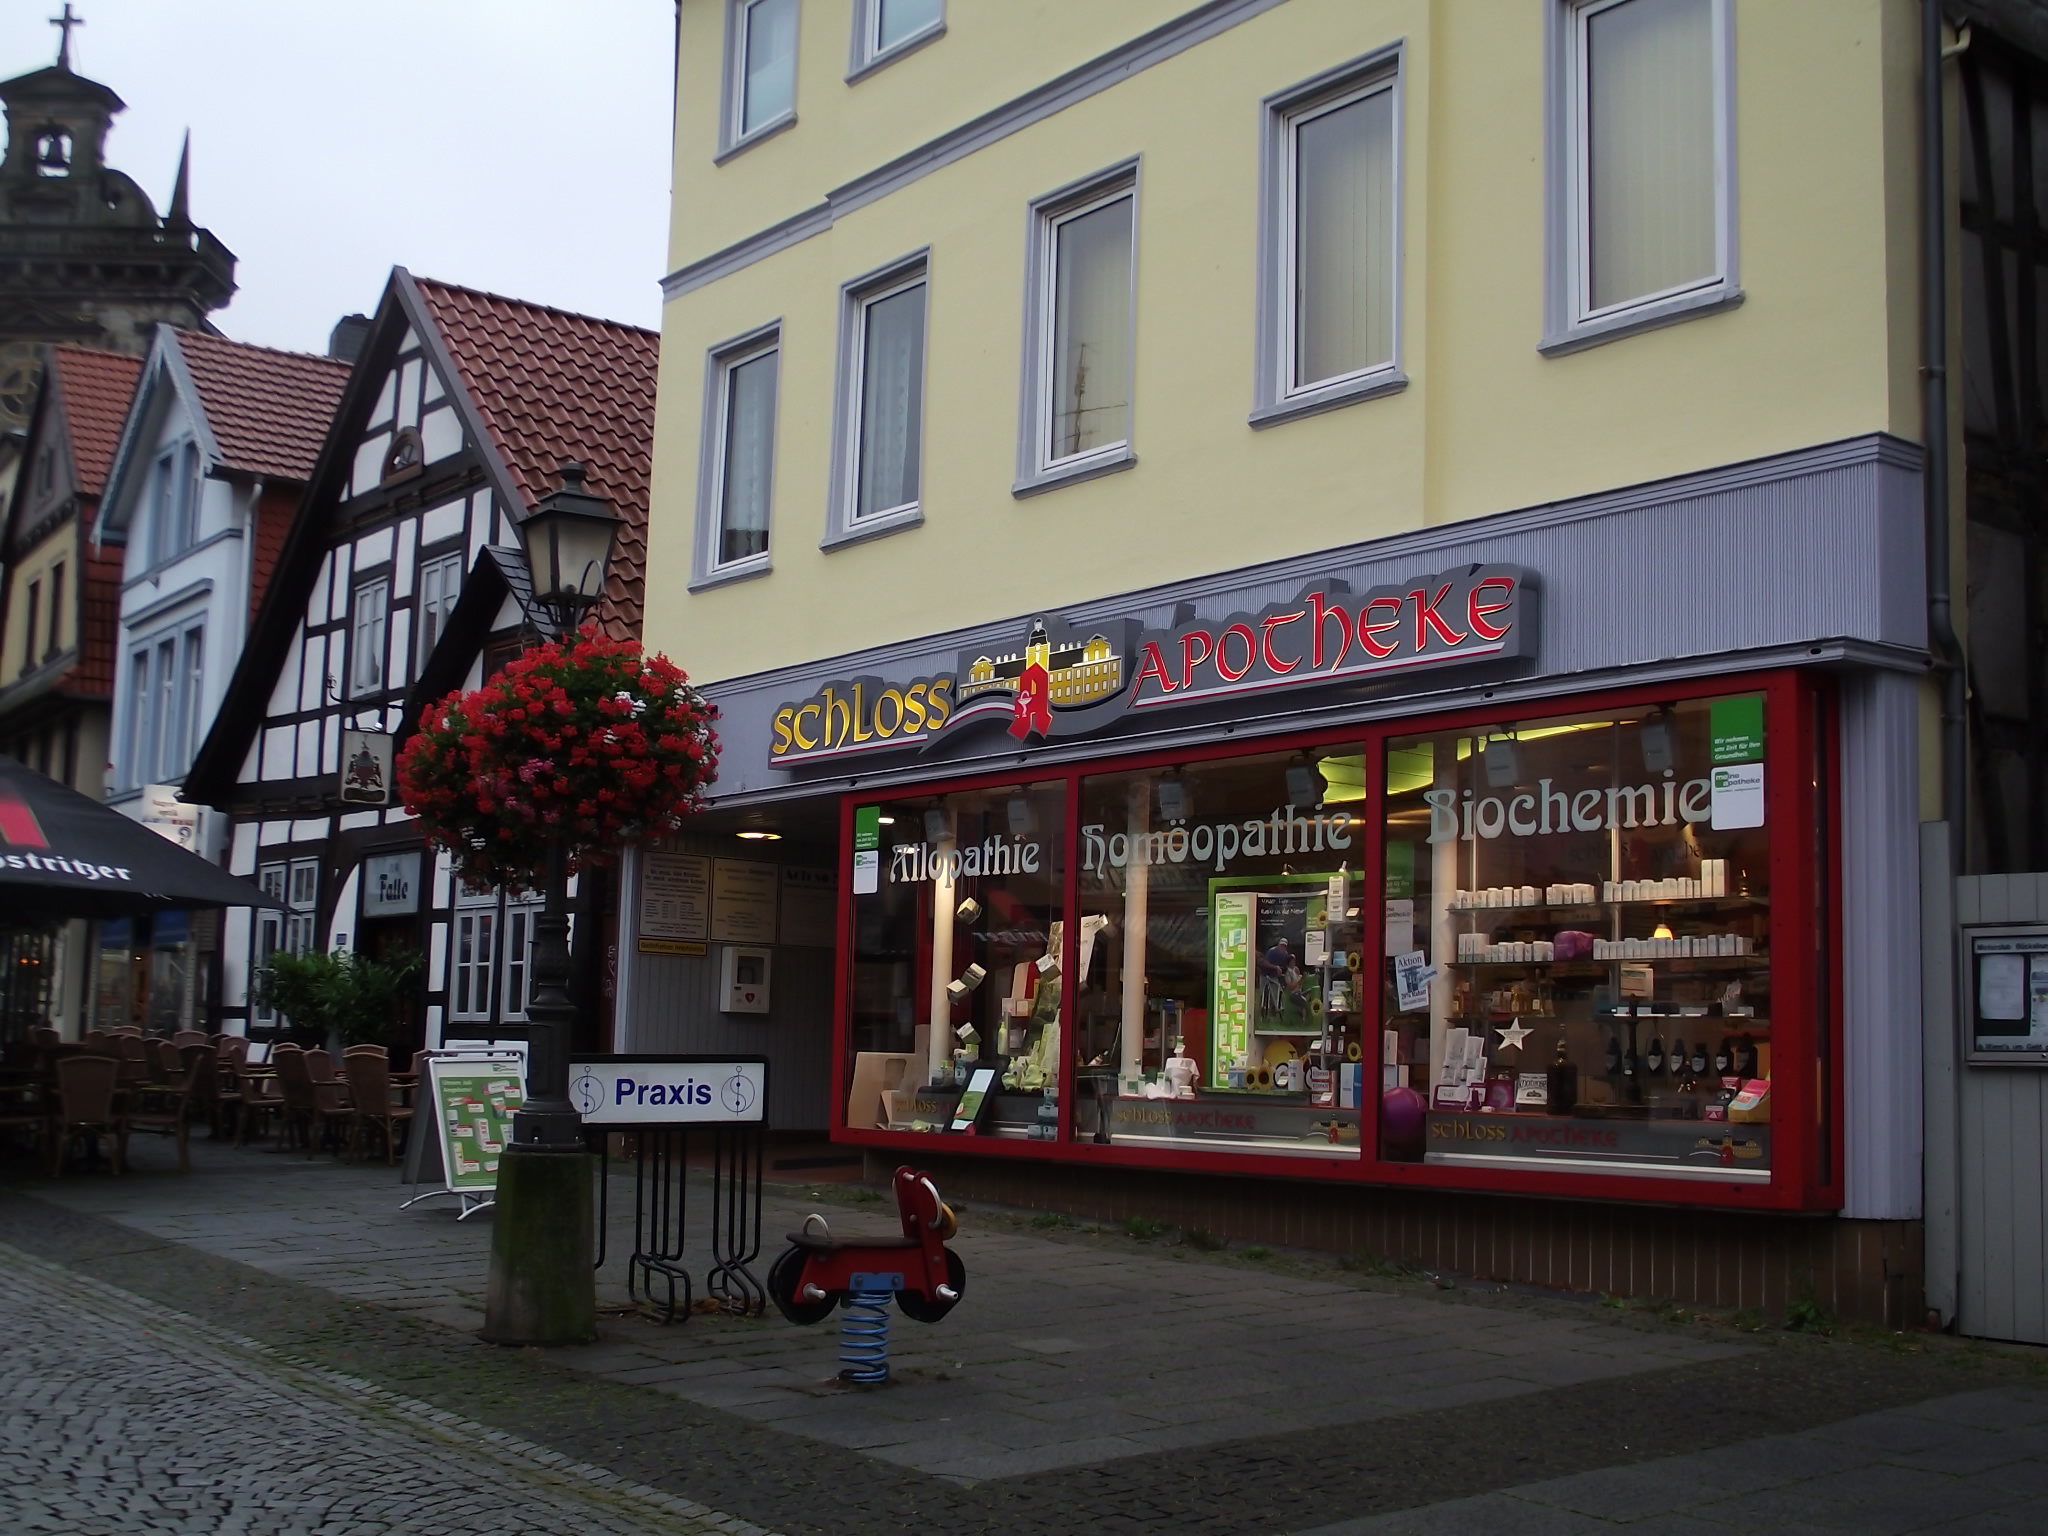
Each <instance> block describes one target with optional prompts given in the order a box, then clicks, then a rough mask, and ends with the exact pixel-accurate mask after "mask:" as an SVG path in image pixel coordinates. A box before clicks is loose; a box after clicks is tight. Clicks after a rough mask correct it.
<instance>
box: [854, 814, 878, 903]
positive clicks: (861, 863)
mask: <svg viewBox="0 0 2048 1536" xmlns="http://www.w3.org/2000/svg"><path fill="white" fill-rule="evenodd" d="M881 883H882V808H881V807H880V806H879V805H863V806H860V807H859V808H857V809H856V810H855V811H854V813H853V894H854V895H856V896H872V895H874V894H875V892H876V891H877V890H878V889H880V888H881Z"/></svg>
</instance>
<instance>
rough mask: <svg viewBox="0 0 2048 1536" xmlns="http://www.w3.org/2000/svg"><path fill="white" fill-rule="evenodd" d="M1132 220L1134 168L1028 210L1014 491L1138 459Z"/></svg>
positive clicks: (1135, 190) (1125, 168)
mask: <svg viewBox="0 0 2048 1536" xmlns="http://www.w3.org/2000/svg"><path fill="white" fill-rule="evenodd" d="M1137 218H1138V182H1137V169H1136V167H1135V166H1130V165H1126V166H1121V167H1119V168H1117V169H1116V170H1114V171H1112V172H1109V173H1108V174H1106V175H1104V176H1101V177H1097V178H1094V179H1092V180H1090V181H1089V182H1087V183H1085V184H1084V185H1082V186H1081V187H1079V188H1071V189H1068V190H1066V191H1063V192H1060V193H1057V194H1054V195H1053V196H1052V197H1049V198H1046V199H1044V200H1042V201H1040V202H1039V203H1037V204H1036V205H1035V206H1034V207H1033V210H1032V223H1031V249H1030V253H1029V269H1028V271H1027V274H1026V281H1027V283H1028V285H1029V286H1028V287H1027V290H1026V292H1027V295H1028V302H1027V306H1026V321H1025V323H1026V327H1027V329H1026V333H1025V338H1024V356H1025V401H1024V441H1023V443H1022V444H1021V445H1020V450H1019V458H1018V465H1017V485H1016V487H1015V489H1016V490H1017V491H1018V492H1020V493H1024V492H1029V491H1033V490H1039V489H1044V488H1046V487H1047V486H1050V485H1054V484H1061V483H1064V482H1066V481H1068V480H1072V479H1075V478H1079V477H1085V476H1087V475H1093V474H1100V473H1102V472H1104V471H1106V470H1111V469H1118V468H1122V467H1123V466H1125V465H1127V464H1130V463H1133V462H1135V460H1134V459H1133V457H1132V454H1131V376H1132V351H1133V348H1132V341H1133V332H1132V286H1133V281H1134V274H1135V271H1136V263H1135V260H1134V255H1135V241H1136V238H1137Z"/></svg>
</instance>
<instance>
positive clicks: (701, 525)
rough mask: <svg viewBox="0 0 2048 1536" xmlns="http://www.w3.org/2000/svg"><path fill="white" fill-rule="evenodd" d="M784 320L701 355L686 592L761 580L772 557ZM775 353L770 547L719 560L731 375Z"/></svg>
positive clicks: (769, 486)
mask: <svg viewBox="0 0 2048 1536" xmlns="http://www.w3.org/2000/svg"><path fill="white" fill-rule="evenodd" d="M781 351H782V322H781V321H780V320H774V321H771V322H769V323H768V324H767V325H763V326H758V327H756V328H755V329H754V330H751V331H748V332H746V333H745V334H744V335H740V336H735V337H733V338H732V339H731V340H730V341H726V342H721V343H720V344H719V345H717V346H715V347H712V348H711V349H710V350H709V351H707V352H706V353H705V354H704V433H703V441H702V443H701V444H700V445H699V448H698V453H697V550H696V558H695V560H694V562H693V575H692V579H691V582H690V588H691V590H692V591H695V590H697V589H699V588H702V587H709V586H715V585H717V584H719V583H721V582H727V581H740V580H744V579H745V578H747V577H750V576H763V575H766V574H767V573H768V572H769V571H770V570H771V569H773V559H774V555H775V462H776V458H777V456H778V455H779V453H780V451H781V446H782V443H781V437H782V434H781V431H780V427H781V420H782V362H781V357H780V353H781ZM771 352H773V353H776V354H777V360H776V366H775V403H774V405H773V406H772V407H771V408H770V410H769V413H768V415H769V450H768V546H767V548H765V549H763V550H761V551H759V552H758V553H756V554H751V555H742V556H741V557H740V558H739V559H737V560H724V561H721V560H720V559H719V558H718V544H719V535H720V533H721V532H722V517H723V514H724V508H725V471H726V464H725V439H726V414H727V412H728V410H729V409H730V407H731V403H732V387H731V386H732V373H733V370H734V369H736V368H738V367H739V366H740V365H742V364H743V363H751V362H753V361H754V360H755V359H757V358H762V357H766V356H767V355H768V354H769V353H771Z"/></svg>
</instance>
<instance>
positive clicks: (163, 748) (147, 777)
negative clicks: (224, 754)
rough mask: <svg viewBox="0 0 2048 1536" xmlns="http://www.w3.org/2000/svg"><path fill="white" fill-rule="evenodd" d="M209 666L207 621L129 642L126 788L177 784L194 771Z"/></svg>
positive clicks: (189, 622)
mask: <svg viewBox="0 0 2048 1536" xmlns="http://www.w3.org/2000/svg"><path fill="white" fill-rule="evenodd" d="M166 657H168V665H169V672H170V675H169V677H168V678H166V676H165V670H166ZM205 660H206V621H205V620H204V619H203V618H201V619H198V620H187V621H185V622H182V623H178V624H172V625H167V626H165V627H164V628H162V629H158V630H155V631H152V632H151V633H150V634H149V635H147V636H145V637H144V638H141V639H138V640H131V641H130V642H129V647H128V690H127V699H128V702H127V719H126V721H125V722H124V723H123V732H124V735H125V737H126V742H125V746H124V748H123V758H124V761H123V762H122V765H121V767H122V774H123V778H124V780H125V782H126V787H127V788H129V789H140V788H142V787H143V786H144V785H145V784H163V783H173V782H176V781H177V780H178V779H180V778H182V777H183V776H184V775H185V773H186V772H187V771H188V770H189V769H190V768H191V766H192V759H193V757H194V756H195V755H196V754H197V753H198V750H199V736H200V729H199V725H200V715H201V712H202V708H203V694H204V691H205V673H204V670H203V669H204V666H205Z"/></svg>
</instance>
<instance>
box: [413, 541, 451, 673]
mask: <svg viewBox="0 0 2048 1536" xmlns="http://www.w3.org/2000/svg"><path fill="white" fill-rule="evenodd" d="M451 575H452V577H453V579H452V580H449V579H448V578H449V577H450V576H451ZM462 577H463V557H462V551H460V550H456V551H455V552H453V553H452V554H446V555H436V556H434V557H433V558H432V559H429V560H422V561H421V562H420V568H419V575H418V577H417V578H416V582H415V585H416V586H417V588H418V590H419V600H418V602H417V604H416V605H415V606H417V607H418V609H419V644H418V645H417V646H416V647H415V648H414V650H415V653H416V657H417V670H420V671H424V670H426V665H427V657H428V656H429V655H430V654H432V652H433V649H434V647H435V646H436V645H437V644H439V643H440V640H441V637H442V636H443V635H445V634H446V633H447V632H448V616H449V615H450V614H452V613H453V612H454V611H455V604H456V602H457V601H458V600H459V599H460V598H461V596H462ZM430 581H439V582H441V583H442V585H441V587H440V589H439V591H438V592H437V593H436V594H435V595H434V596H432V597H429V596H428V593H427V587H428V583H429V582H430ZM429 616H432V617H433V618H434V620H435V629H434V633H433V636H432V638H429V637H428V635H427V620H428V618H429Z"/></svg>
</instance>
